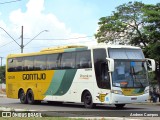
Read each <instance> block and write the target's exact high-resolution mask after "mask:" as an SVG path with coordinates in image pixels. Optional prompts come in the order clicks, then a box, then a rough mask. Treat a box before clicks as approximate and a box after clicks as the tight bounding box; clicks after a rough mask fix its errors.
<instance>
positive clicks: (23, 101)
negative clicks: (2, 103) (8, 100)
mask: <svg viewBox="0 0 160 120" xmlns="http://www.w3.org/2000/svg"><path fill="white" fill-rule="evenodd" d="M19 99H20V102H21V103H22V104H27V98H26V95H25V93H24V91H23V90H21V91H20V93H19Z"/></svg>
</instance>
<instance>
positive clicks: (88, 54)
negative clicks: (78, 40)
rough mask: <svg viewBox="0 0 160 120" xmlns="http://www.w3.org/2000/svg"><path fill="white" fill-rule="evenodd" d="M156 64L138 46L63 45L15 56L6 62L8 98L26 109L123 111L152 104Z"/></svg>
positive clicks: (10, 56)
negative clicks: (71, 106)
mask: <svg viewBox="0 0 160 120" xmlns="http://www.w3.org/2000/svg"><path fill="white" fill-rule="evenodd" d="M154 70H155V62H154V60H153V59H148V58H145V57H144V54H143V52H142V50H141V49H140V48H139V47H133V46H125V45H107V44H98V45H95V46H92V47H87V46H76V45H70V46H59V47H54V48H46V49H43V50H41V51H39V52H34V53H22V54H10V55H8V57H7V63H6V94H7V97H8V98H15V99H20V102H21V103H23V104H27V103H28V104H34V103H40V102H41V101H47V102H49V103H50V102H52V103H54V102H57V103H58V102H62V103H63V102H71V103H72V102H73V103H84V106H85V108H93V107H95V106H96V104H106V105H107V104H109V105H112V104H113V105H115V106H116V107H118V108H123V107H124V106H125V104H129V103H143V102H147V100H148V97H149V80H148V71H154Z"/></svg>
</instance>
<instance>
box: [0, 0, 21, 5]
mask: <svg viewBox="0 0 160 120" xmlns="http://www.w3.org/2000/svg"><path fill="white" fill-rule="evenodd" d="M20 1H22V0H14V1H7V2H1V3H0V4H8V3H13V2H20Z"/></svg>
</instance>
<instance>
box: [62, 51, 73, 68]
mask: <svg viewBox="0 0 160 120" xmlns="http://www.w3.org/2000/svg"><path fill="white" fill-rule="evenodd" d="M61 68H64V69H71V68H75V52H68V53H63V54H62V58H61Z"/></svg>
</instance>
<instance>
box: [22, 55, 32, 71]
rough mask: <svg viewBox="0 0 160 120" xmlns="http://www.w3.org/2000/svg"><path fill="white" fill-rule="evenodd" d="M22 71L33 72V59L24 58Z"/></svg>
mask: <svg viewBox="0 0 160 120" xmlns="http://www.w3.org/2000/svg"><path fill="white" fill-rule="evenodd" d="M23 70H24V71H30V70H34V69H33V57H32V56H31V57H24V67H23Z"/></svg>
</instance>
